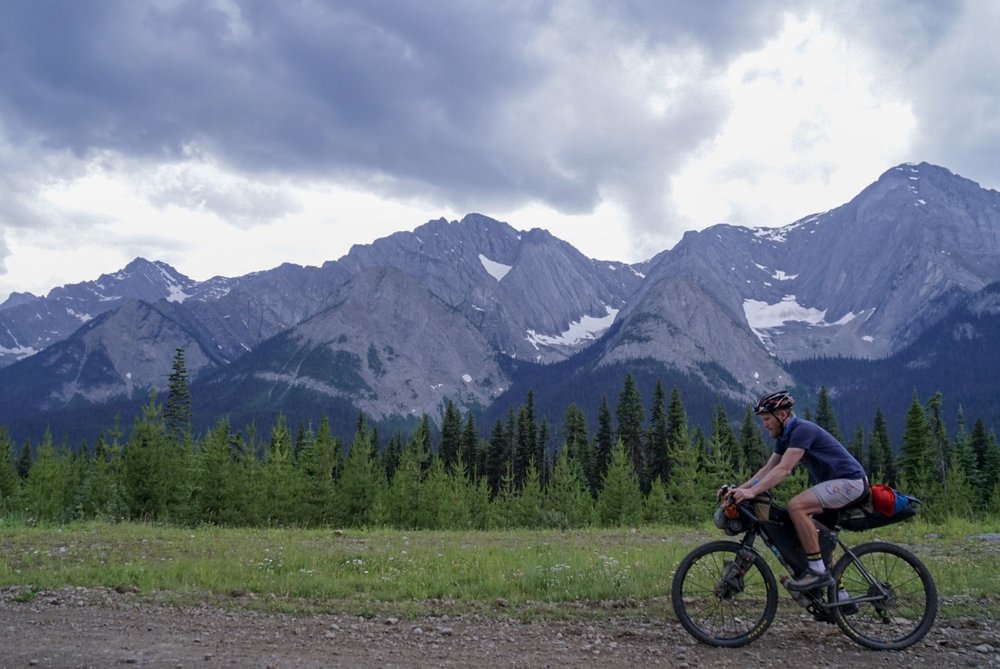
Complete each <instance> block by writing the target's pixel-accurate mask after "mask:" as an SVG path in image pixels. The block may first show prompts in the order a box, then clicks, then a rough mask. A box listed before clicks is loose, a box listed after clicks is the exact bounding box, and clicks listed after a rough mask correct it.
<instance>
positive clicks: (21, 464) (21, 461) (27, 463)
mask: <svg viewBox="0 0 1000 669" xmlns="http://www.w3.org/2000/svg"><path fill="white" fill-rule="evenodd" d="M32 462H33V459H32V457H31V443H30V442H27V441H25V442H24V445H23V446H22V447H21V454H20V455H18V457H17V462H16V463H15V464H14V471H16V472H17V476H18V478H19V479H21V480H22V481H24V480H25V479H27V478H28V472H30V471H31V463H32Z"/></svg>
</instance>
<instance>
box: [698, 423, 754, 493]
mask: <svg viewBox="0 0 1000 669" xmlns="http://www.w3.org/2000/svg"><path fill="white" fill-rule="evenodd" d="M709 443H710V444H711V447H712V448H717V449H718V451H719V457H721V458H722V459H723V460H724V461H725V462H727V463H728V464H729V467H728V470H724V471H728V472H732V475H731V477H729V478H726V479H724V482H726V483H732V482H735V480H736V478H737V477H740V478H741V480H743V479H746V478H747V477H749V476H750V474H751V473H753V472H747V474H746V476H742V474H743V473H744V472H746V470H747V469H748V467H746V466H745V465H744V463H743V452H742V450H741V449H740V444H739V441H738V440H737V439H736V433H735V432H733V426H732V424H731V423H730V422H729V417H728V416H727V415H726V410H725V409H724V408H722V406H719V405H716V407H715V408H714V410H713V411H712V434H711V437H710V438H709Z"/></svg>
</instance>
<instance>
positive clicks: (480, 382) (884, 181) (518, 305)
mask: <svg viewBox="0 0 1000 669" xmlns="http://www.w3.org/2000/svg"><path fill="white" fill-rule="evenodd" d="M996 281H1000V193H998V192H996V191H993V190H987V189H983V188H981V187H980V186H979V185H978V184H976V183H974V182H972V181H970V180H968V179H965V178H962V177H959V176H957V175H954V174H952V173H951V172H949V171H948V170H947V169H944V168H942V167H938V166H934V165H929V164H927V163H921V164H919V165H916V164H904V165H899V166H896V167H893V168H891V169H889V170H888V171H886V172H885V173H884V174H883V175H882V176H881V177H880V178H879V179H878V181H876V182H875V183H873V184H871V185H870V186H869V187H867V188H866V189H864V190H863V191H862V192H861V193H859V194H858V195H857V196H856V197H855V198H854V199H852V200H851V201H850V202H848V203H846V204H844V205H842V206H840V207H837V208H835V209H832V210H830V211H827V212H823V213H820V214H814V215H810V216H807V217H805V218H802V219H800V220H798V221H795V222H793V223H791V224H789V225H786V226H784V227H781V228H744V227H737V226H730V225H716V226H713V227H710V228H707V229H705V230H702V231H700V232H689V233H687V234H686V235H685V236H684V237H683V239H682V240H681V241H680V242H679V243H678V244H677V245H676V246H675V247H674V248H672V249H669V250H665V251H663V252H661V253H659V254H658V255H657V256H655V257H654V258H652V259H650V260H648V261H646V262H644V263H640V264H636V265H629V264H625V263H621V262H614V261H607V260H594V259H590V258H586V257H584V256H583V255H582V254H581V253H580V252H578V251H577V250H576V249H575V248H573V247H572V246H571V245H569V244H568V243H566V242H564V241H562V240H559V239H557V238H555V237H553V236H552V235H551V234H549V233H548V232H546V231H544V230H540V229H534V230H530V231H518V230H516V229H515V228H514V227H512V226H511V225H508V224H507V223H502V222H499V221H496V220H493V219H490V218H488V217H486V216H482V215H478V214H470V215H468V216H466V217H465V218H463V219H462V220H461V221H452V222H448V221H446V220H443V219H442V220H437V221H430V222H428V223H426V224H424V225H422V226H420V227H418V228H416V229H415V230H413V231H412V232H398V233H396V234H393V235H390V236H389V237H386V238H384V239H379V240H377V241H375V242H374V243H372V244H369V245H359V246H355V247H353V248H352V249H351V250H350V252H349V253H348V254H347V255H345V256H344V257H342V258H340V259H337V260H331V261H328V262H326V263H324V265H323V266H322V267H300V266H297V265H291V264H286V265H282V266H280V267H277V268H275V269H272V270H268V271H265V272H257V273H254V274H250V275H247V276H243V277H237V278H223V277H215V278H213V279H210V280H208V281H204V282H197V281H193V280H191V279H189V278H188V277H185V276H183V275H182V274H180V273H178V272H177V271H176V270H174V269H173V268H171V267H169V266H168V265H166V264H164V263H161V262H155V261H154V262H150V261H147V260H144V259H141V258H140V259H136V260H135V261H133V262H132V263H130V264H129V265H128V266H127V267H125V268H124V269H122V270H121V271H119V272H116V273H114V274H106V275H102V276H101V277H99V278H98V279H96V280H95V281H92V282H85V283H80V284H75V285H71V286H65V287H61V288H55V289H53V290H52V291H51V292H50V293H49V294H48V295H46V296H44V297H38V296H34V295H29V294H14V295H11V296H10V298H8V300H7V301H6V302H4V303H3V304H2V305H0V365H3V368H2V369H0V399H2V400H3V402H4V406H7V407H9V409H10V413H8V416H11V417H15V416H18V415H34V416H43V415H56V414H58V413H59V412H60V411H64V410H66V409H67V408H71V407H72V408H75V409H79V408H80V407H86V406H94V407H100V406H102V405H107V404H109V403H114V402H121V401H128V400H138V399H141V398H144V397H146V396H147V394H148V393H149V392H150V390H152V389H159V390H162V389H163V388H165V386H166V383H167V377H168V376H169V373H170V366H171V364H172V360H173V352H174V350H175V349H176V348H177V347H183V348H184V349H185V354H186V363H187V367H188V371H189V373H190V374H191V376H192V378H196V379H197V381H196V384H201V386H200V387H201V389H202V390H201V392H202V393H203V394H204V395H205V396H206V397H211V399H212V402H211V403H210V404H211V406H212V410H213V411H217V412H227V411H231V410H233V409H235V408H236V407H241V408H242V409H247V408H248V407H252V408H253V409H254V410H256V411H260V412H267V411H272V412H274V411H279V410H283V409H284V407H285V406H287V405H286V404H285V403H287V402H289V401H291V398H293V397H294V398H299V400H301V398H303V397H307V396H308V397H311V398H312V401H314V402H315V403H316V405H317V406H322V405H323V403H324V402H336V403H339V405H342V406H349V407H353V408H354V409H355V410H360V411H364V412H365V413H366V414H368V415H369V416H370V417H371V418H372V419H373V420H402V419H406V418H407V417H411V416H420V415H422V414H425V413H426V414H428V415H430V416H432V417H435V418H437V417H439V416H440V415H441V412H442V408H443V405H444V403H445V402H446V401H448V400H452V401H454V402H456V403H457V404H458V405H459V406H460V407H462V408H463V409H470V410H471V409H475V408H480V409H481V408H483V407H488V406H490V405H491V404H492V403H493V402H495V401H496V399H497V398H498V397H500V396H502V395H503V393H504V392H505V391H507V389H508V388H510V387H511V385H512V383H513V381H514V379H513V375H514V374H516V372H513V371H511V370H512V367H511V365H510V364H507V363H509V362H510V361H523V363H524V364H529V365H551V364H552V363H557V362H558V363H560V364H559V368H560V369H561V370H564V371H565V370H567V369H573V368H574V366H576V367H578V368H579V369H578V370H577V371H575V372H574V373H576V374H581V375H583V376H581V377H580V378H581V379H584V378H585V375H586V374H587V373H588V370H590V371H593V370H598V369H601V368H606V367H613V366H621V367H624V368H628V367H629V366H632V367H636V366H651V367H653V368H655V369H657V370H662V371H663V372H664V373H676V374H679V375H683V376H684V377H685V378H690V379H694V380H695V381H696V382H700V383H702V384H704V385H706V386H707V387H708V388H709V389H710V390H711V391H712V392H714V393H717V394H718V395H719V396H720V397H725V398H729V399H736V400H740V401H745V400H747V399H749V398H750V397H752V396H754V395H756V394H758V393H759V392H761V391H763V390H770V389H773V388H776V387H779V386H796V384H799V383H802V382H803V381H802V380H801V379H799V378H797V377H796V374H800V373H799V372H795V373H793V370H794V369H797V367H796V366H795V363H796V362H800V361H804V360H812V359H820V358H831V357H838V358H840V357H842V358H848V359H852V360H862V361H864V360H868V361H876V360H884V359H888V358H891V357H893V356H894V355H898V354H900V353H901V352H904V351H906V350H907V349H908V347H911V346H913V345H914V344H915V343H916V342H917V341H918V340H920V338H921V337H922V336H923V335H924V334H925V333H928V332H931V331H932V330H933V328H934V327H935V325H937V324H939V323H941V322H942V321H943V320H945V319H947V318H948V317H949V315H950V314H952V313H953V312H954V311H955V310H956V309H960V308H962V309H968V308H969V307H968V304H969V302H968V300H969V299H970V297H971V296H973V295H976V294H979V293H980V291H983V290H984V289H985V288H986V287H987V286H988V285H989V284H991V283H993V282H996ZM983 299H986V298H983ZM921 345H922V346H926V342H923V343H922V344H921ZM505 361H507V362H506V363H505ZM577 361H579V362H577ZM541 369H543V370H544V369H545V367H543V368H541ZM583 385H585V384H583ZM536 392H537V393H543V392H544V389H542V388H536ZM591 392H595V393H596V392H606V393H608V394H610V393H612V392H617V388H615V389H604V390H602V389H598V388H594V389H593V390H592V391H591ZM8 420H10V418H5V419H4V421H3V422H7V421H8ZM15 420H16V419H15Z"/></svg>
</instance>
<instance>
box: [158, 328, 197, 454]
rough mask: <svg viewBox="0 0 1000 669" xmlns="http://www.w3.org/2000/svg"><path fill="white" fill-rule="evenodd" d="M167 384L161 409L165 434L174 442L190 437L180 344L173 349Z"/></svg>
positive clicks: (188, 405) (186, 384)
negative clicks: (165, 402)
mask: <svg viewBox="0 0 1000 669" xmlns="http://www.w3.org/2000/svg"><path fill="white" fill-rule="evenodd" d="M167 384H168V391H167V405H166V407H165V408H164V409H163V422H164V424H165V426H166V432H167V436H168V437H170V438H171V439H173V440H174V441H175V442H184V441H186V440H189V439H190V438H191V413H192V410H191V389H190V388H189V387H188V373H187V366H186V364H185V362H184V349H183V348H182V347H180V346H178V347H177V348H176V349H175V350H174V362H173V365H172V367H171V371H170V377H169V378H168V381H167Z"/></svg>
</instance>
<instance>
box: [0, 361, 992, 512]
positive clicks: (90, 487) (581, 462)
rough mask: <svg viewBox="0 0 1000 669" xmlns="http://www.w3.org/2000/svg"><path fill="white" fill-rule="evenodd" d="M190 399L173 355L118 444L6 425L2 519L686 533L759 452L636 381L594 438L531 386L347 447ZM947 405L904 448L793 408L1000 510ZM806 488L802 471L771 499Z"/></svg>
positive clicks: (728, 429)
mask: <svg viewBox="0 0 1000 669" xmlns="http://www.w3.org/2000/svg"><path fill="white" fill-rule="evenodd" d="M191 402H192V398H191V394H190V390H189V387H188V383H187V376H186V371H185V368H184V358H183V351H182V350H180V349H179V350H178V351H177V356H176V357H175V361H174V370H173V373H172V374H171V378H170V391H169V393H168V395H167V397H166V398H165V402H163V403H162V404H161V403H159V402H158V401H157V400H156V399H155V398H154V399H152V400H150V401H149V402H148V403H147V404H146V405H145V406H144V407H143V410H142V413H141V415H139V416H138V417H136V418H135V422H134V425H133V427H132V429H131V432H130V433H129V435H128V437H127V438H122V433H121V432H120V431H118V430H117V429H116V428H114V427H113V426H109V428H108V430H107V431H106V433H105V434H104V435H103V436H102V437H101V438H100V439H98V440H97V442H96V443H95V444H89V445H88V444H85V445H84V446H85V448H80V449H78V450H76V451H75V452H74V451H73V450H71V449H69V448H68V447H67V446H65V445H62V446H60V445H56V444H55V443H53V441H52V439H51V436H48V435H47V436H46V438H45V439H43V441H42V442H41V443H39V444H32V443H30V442H25V443H24V444H23V445H21V446H20V447H16V446H15V443H14V441H13V440H12V439H11V438H10V436H9V432H8V431H7V429H6V428H0V512H2V513H4V514H6V515H8V516H11V517H14V518H19V519H22V520H24V521H27V522H63V521H69V520H74V519H87V518H105V519H112V520H118V519H135V520H146V521H159V522H169V523H179V524H194V525H197V524H203V523H211V524H222V525H233V526H257V525H266V526H274V525H279V526H305V527H320V526H323V527H325V526H336V527H347V526H352V527H353V526H376V525H385V526H390V527H397V528H494V527H580V526H587V525H594V524H597V525H612V526H613V525H636V524H642V523H668V522H669V523H696V522H700V521H703V520H705V519H707V518H708V517H709V515H710V513H711V509H712V507H713V505H714V503H715V490H716V488H717V487H718V485H720V484H721V483H726V482H734V481H736V482H740V481H742V480H744V479H745V478H746V477H748V476H749V475H750V474H751V473H752V472H753V471H755V470H756V468H758V467H759V466H760V465H761V464H762V463H763V461H764V459H765V457H766V456H767V454H768V453H769V451H770V444H769V443H767V442H765V440H764V439H763V436H762V432H761V430H760V428H759V425H758V421H757V420H756V418H755V417H754V416H753V414H752V412H750V410H749V408H747V409H746V410H745V412H744V413H743V415H742V416H735V417H730V416H729V415H728V414H727V412H726V410H725V409H724V408H723V407H721V406H719V405H716V406H714V408H713V409H712V413H711V418H710V422H709V424H708V425H706V426H697V425H693V424H691V423H690V422H689V415H688V412H687V409H686V407H685V404H684V401H683V398H682V396H681V392H680V391H679V389H678V388H677V387H676V386H674V387H673V388H672V389H671V390H670V391H669V392H668V391H667V389H666V387H665V386H664V385H663V384H662V383H659V382H658V383H656V384H655V387H654V390H653V393H652V395H651V396H644V395H643V393H642V392H641V391H640V390H639V387H638V385H637V384H636V381H635V379H634V377H633V376H632V375H631V374H625V376H624V379H623V382H622V385H621V390H620V392H619V393H618V395H617V397H613V398H607V397H602V398H601V402H600V405H599V407H598V410H597V415H596V420H595V423H594V424H595V425H596V426H597V427H596V429H595V430H591V429H590V428H589V427H588V425H590V424H591V423H590V420H589V419H590V418H594V417H588V416H587V415H586V414H585V413H584V411H583V410H582V409H581V408H580V407H579V406H578V405H576V404H570V405H569V406H567V407H566V408H565V411H564V414H563V416H562V420H561V421H560V422H559V423H558V424H553V423H552V422H550V421H549V420H548V419H541V420H539V419H538V417H537V413H536V400H535V396H534V393H533V392H532V391H530V390H529V391H528V392H527V393H526V395H525V398H524V401H523V403H522V404H521V405H520V406H519V407H517V408H516V409H514V408H511V409H510V410H509V411H508V414H507V417H506V419H505V420H501V419H497V420H496V421H495V422H494V423H493V424H492V425H486V426H480V425H477V424H476V423H475V418H474V416H473V415H472V414H471V413H466V414H464V415H463V414H462V413H461V412H460V411H459V410H458V409H457V408H456V406H455V405H454V404H453V403H449V404H448V406H447V409H446V412H445V417H444V421H443V424H442V427H441V429H440V431H436V430H434V429H433V428H432V424H431V421H430V420H429V418H428V417H426V416H425V417H424V418H423V419H422V420H421V421H420V422H419V423H418V425H417V427H416V429H415V430H413V431H412V432H411V433H409V434H407V433H403V432H396V433H393V434H380V433H379V432H378V431H377V430H376V429H374V428H373V427H372V426H370V425H369V424H368V422H367V421H366V420H365V418H364V417H363V416H362V417H359V418H358V419H357V421H356V423H355V425H354V427H353V431H354V436H353V438H352V439H351V440H350V443H349V444H348V443H345V442H344V441H343V440H341V439H340V438H338V437H336V436H334V430H333V428H332V426H331V424H330V421H329V419H328V418H325V417H320V418H318V419H317V420H316V422H314V423H300V424H298V425H290V424H289V423H288V422H287V420H286V419H285V418H284V417H280V418H279V420H278V421H277V423H276V424H275V425H274V426H273V427H272V428H271V429H270V430H269V433H267V434H258V433H257V432H256V431H254V430H253V429H252V428H251V429H249V430H246V429H242V428H236V427H234V426H233V425H231V424H230V422H229V421H228V420H227V419H220V420H219V421H218V422H217V423H216V424H215V426H214V427H213V428H212V429H210V430H208V431H206V432H205V433H204V434H198V435H196V434H194V433H193V430H192V427H191V415H192V405H191ZM941 409H942V397H941V395H940V394H935V395H933V396H931V397H930V398H927V399H926V400H921V398H919V397H917V396H913V398H912V399H911V402H910V406H909V409H908V410H907V413H906V416H905V419H904V423H905V430H904V431H903V433H902V434H901V435H899V437H898V440H896V439H894V438H893V437H892V436H891V435H890V434H889V431H888V429H887V427H886V420H885V416H884V415H883V414H882V412H881V410H879V409H876V410H875V415H874V417H873V424H874V428H873V429H872V430H871V431H870V432H868V431H866V430H865V429H863V428H861V427H859V428H858V429H856V430H855V431H854V432H852V433H848V434H843V433H842V432H841V428H840V424H839V421H838V419H837V416H836V413H835V411H834V409H833V406H832V403H831V401H830V397H829V394H828V393H827V392H826V390H825V388H824V389H822V390H821V392H820V393H819V397H818V402H817V404H816V406H815V407H802V411H801V412H800V413H802V414H803V415H804V416H805V417H807V418H811V419H813V420H815V421H817V422H818V423H820V424H821V425H824V426H825V427H827V428H828V429H829V430H830V431H831V432H833V433H834V434H835V435H838V436H840V437H841V438H842V440H843V442H844V443H845V445H847V446H848V448H849V449H850V450H852V451H853V452H854V453H855V454H856V455H857V456H858V457H859V458H860V459H861V461H862V462H863V463H864V464H865V465H866V467H867V468H868V470H869V471H870V472H871V474H872V477H873V478H875V479H878V480H882V481H886V482H889V483H893V484H895V485H897V486H899V487H901V488H902V489H904V490H906V491H907V492H909V493H911V494H913V495H916V496H917V497H920V498H921V499H923V500H924V501H925V509H926V512H925V515H926V516H927V517H929V518H931V519H944V518H947V517H950V516H959V517H981V516H982V515H984V514H987V513H991V514H996V513H1000V447H998V445H997V440H996V437H995V435H994V434H993V433H991V432H990V431H988V430H987V428H986V426H985V424H984V422H983V421H982V420H978V419H977V420H974V421H973V422H972V425H971V426H970V425H968V424H967V422H966V420H965V419H964V417H961V416H960V417H958V419H957V420H956V422H955V423H954V424H953V425H949V422H948V420H947V419H946V417H945V416H944V414H943V413H942V410H941ZM733 418H735V423H734V422H733V420H732V419H733ZM345 447H346V448H345ZM804 482H805V480H804V477H803V475H802V474H797V475H796V477H794V479H793V480H791V481H788V482H786V483H784V484H783V485H782V486H781V487H780V488H779V490H778V492H779V497H783V498H787V497H788V496H790V495H791V494H793V493H794V492H796V491H797V490H798V489H799V488H800V487H801V486H802V485H803V484H804ZM983 491H992V494H983Z"/></svg>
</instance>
